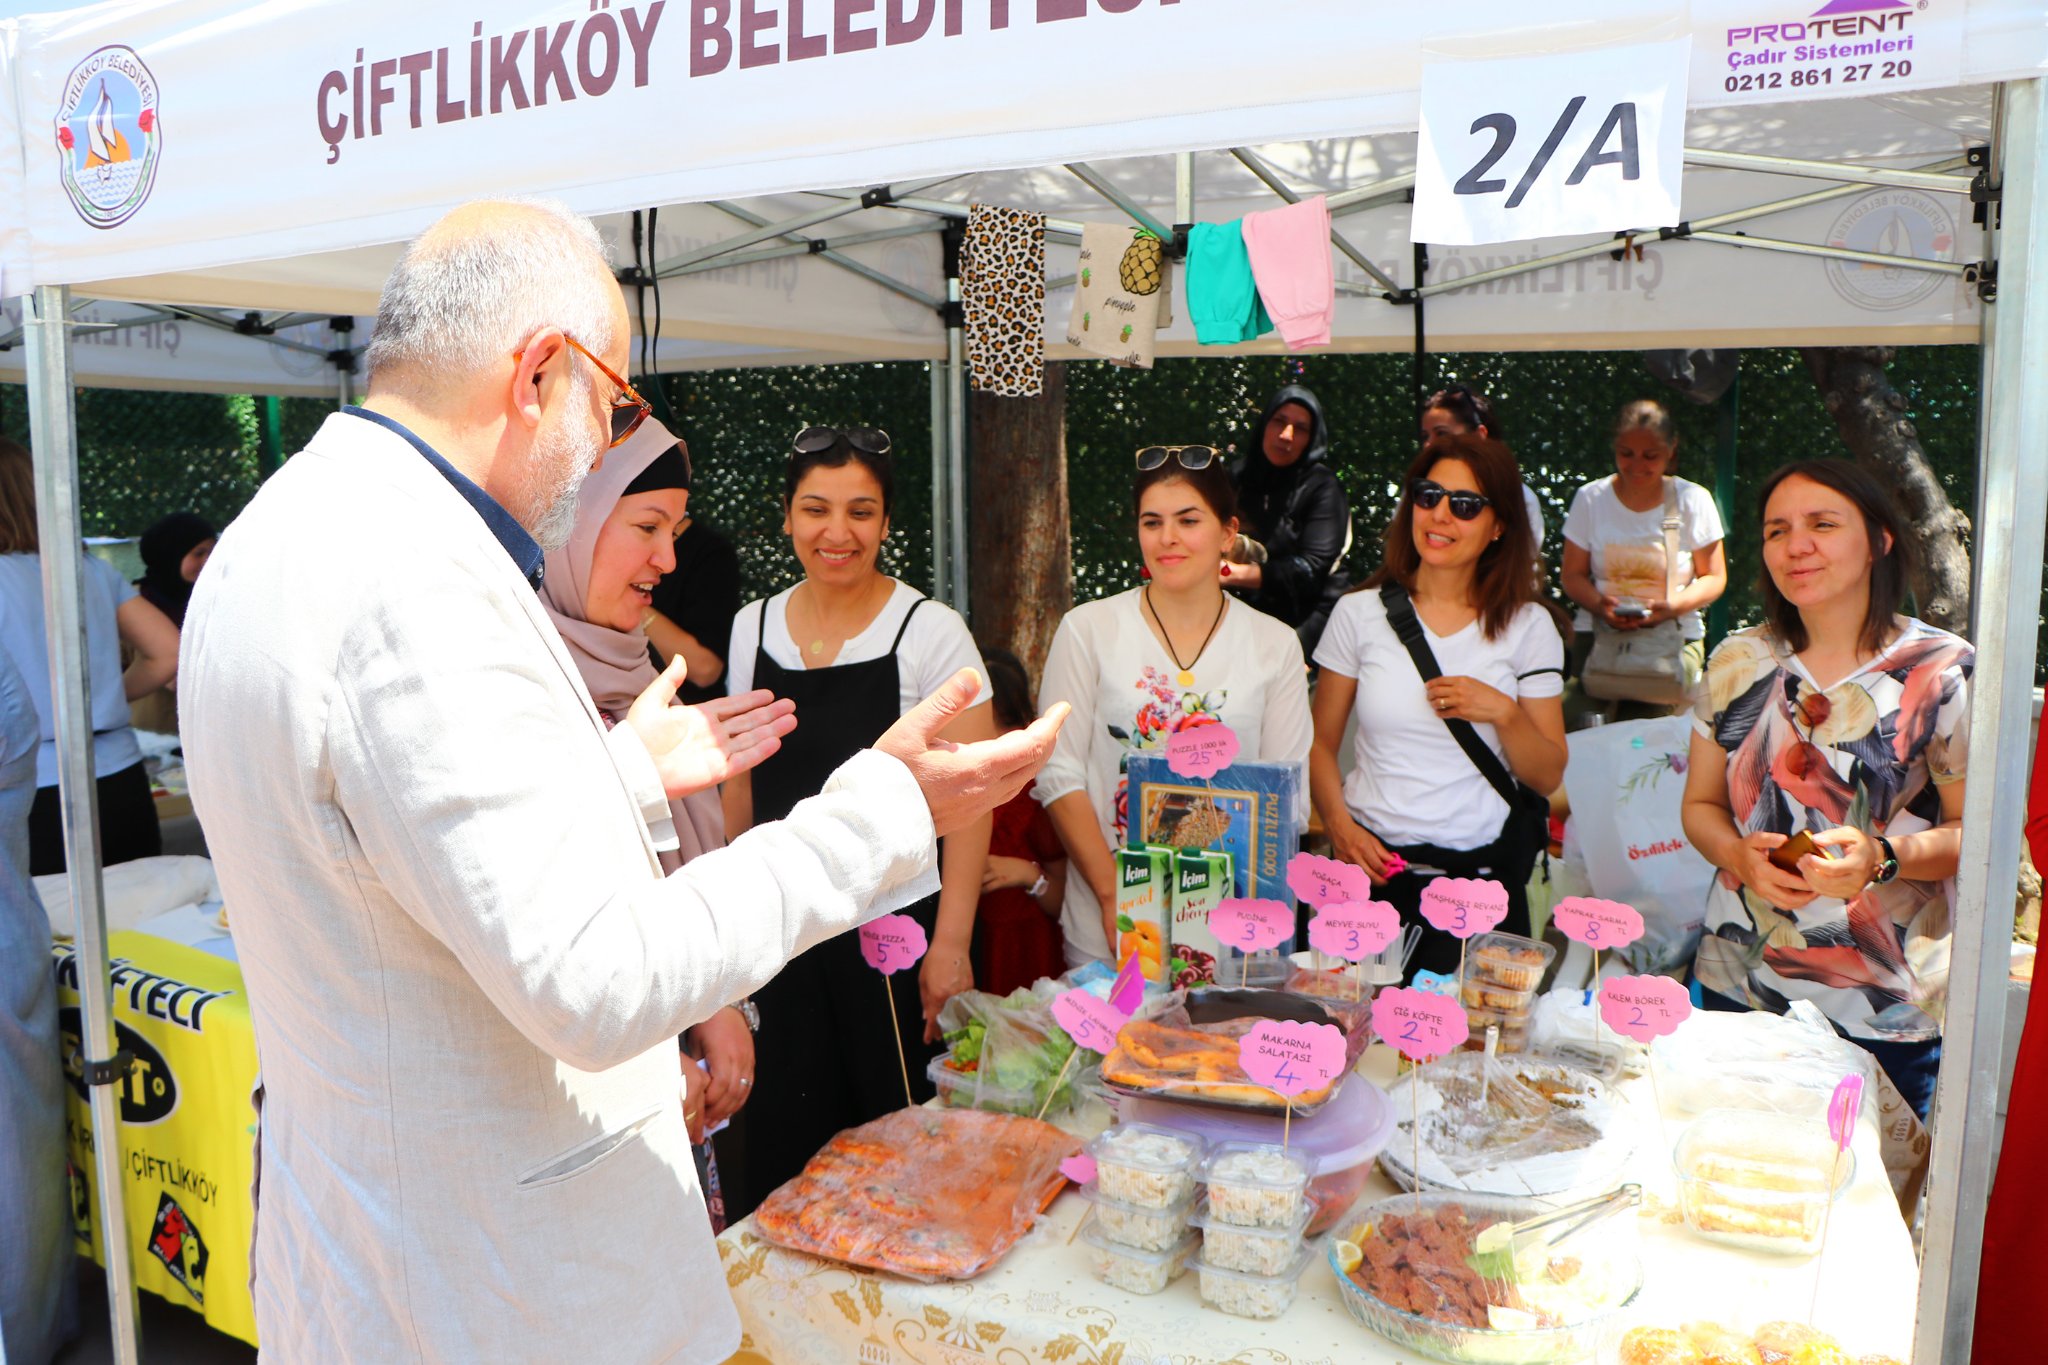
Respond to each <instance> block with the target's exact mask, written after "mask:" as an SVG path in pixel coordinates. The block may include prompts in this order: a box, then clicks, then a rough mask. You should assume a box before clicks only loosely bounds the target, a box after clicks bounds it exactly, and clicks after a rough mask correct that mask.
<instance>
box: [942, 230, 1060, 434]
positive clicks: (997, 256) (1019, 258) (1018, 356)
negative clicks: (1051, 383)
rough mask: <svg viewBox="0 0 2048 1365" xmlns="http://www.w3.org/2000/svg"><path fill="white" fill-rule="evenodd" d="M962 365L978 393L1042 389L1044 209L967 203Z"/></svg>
mask: <svg viewBox="0 0 2048 1365" xmlns="http://www.w3.org/2000/svg"><path fill="white" fill-rule="evenodd" d="M960 298H961V302H962V304H963V305H964V309H963V311H964V312H965V313H966V315H967V369H968V375H969V378H970V382H971V383H972V384H973V385H974V387H975V389H976V390H977V391H978V392H981V393H994V394H1000V395H1002V396H1003V397H1005V398H1036V397H1038V396H1039V395H1040V394H1041V393H1043V392H1044V391H1045V215H1044V214H1042V213H1027V212H1025V211H1024V210H1022V209H1006V208H1002V207H1000V206H998V205H995V204H974V205H971V206H970V207H969V208H968V210H967V236H966V238H965V239H964V241H963V243H962V246H961V252H960Z"/></svg>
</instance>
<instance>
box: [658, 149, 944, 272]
mask: <svg viewBox="0 0 2048 1365" xmlns="http://www.w3.org/2000/svg"><path fill="white" fill-rule="evenodd" d="M959 178H960V176H959V175H958V174H954V175H939V176H933V177H932V178H931V179H929V180H918V181H913V182H912V183H910V184H908V185H905V186H903V192H904V193H905V194H922V193H924V192H925V191H926V190H929V189H935V188H936V187H938V186H940V185H943V184H945V183H946V182H947V181H949V180H958V179H959ZM894 189H895V187H894V186H890V185H883V186H880V187H878V189H877V190H870V191H868V193H867V194H863V195H859V196H857V197H855V198H852V199H842V200H840V201H838V202H837V203H834V204H828V205H826V206H825V207H823V208H817V209H812V210H811V211H810V212H809V213H800V214H798V215H797V216H796V217H794V218H784V219H782V220H780V221H779V222H763V223H761V224H760V225H759V226H757V227H756V228H755V229H754V230H753V231H752V232H742V233H740V234H739V235H738V236H737V237H727V238H725V239H724V240H723V241H718V242H713V243H711V244H710V245H709V246H704V247H699V248H697V249H696V250H695V251H685V252H684V253H683V254H682V255H680V256H671V257H669V258H668V259H667V260H665V261H662V262H659V263H658V264H657V265H656V266H655V267H654V275H655V278H657V279H659V278H661V277H662V276H664V275H673V274H674V273H675V272H676V271H678V270H680V269H682V267H684V266H686V265H691V264H693V263H695V262H697V261H707V260H710V259H711V258H712V257H714V256H725V255H729V254H730V253H732V252H735V251H743V250H745V249H746V248H748V247H750V246H759V245H760V244H761V243H763V242H772V241H774V240H775V239H776V238H777V237H786V236H789V235H790V234H791V233H795V232H801V231H803V230H804V229H805V228H809V227H816V226H818V225H819V224H820V223H829V222H831V221H832V220H833V219H835V218H844V217H845V216H846V215H847V214H849V213H859V212H860V211H861V210H862V209H864V208H867V207H869V205H870V200H871V197H872V196H875V195H876V194H878V193H879V194H880V195H882V196H883V197H881V198H875V199H873V203H875V204H877V205H880V204H886V203H888V202H889V196H891V195H893V193H894ZM721 207H723V205H721Z"/></svg>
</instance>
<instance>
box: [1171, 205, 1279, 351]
mask: <svg viewBox="0 0 2048 1365" xmlns="http://www.w3.org/2000/svg"><path fill="white" fill-rule="evenodd" d="M1187 290H1188V316H1189V317H1191V318H1193V319H1194V322H1195V340H1197V341H1199V342H1201V343H1202V344H1203V345H1205V346H1228V345H1230V344H1232V343H1233V342H1239V341H1251V340H1253V339H1254V338H1257V337H1262V336H1264V335H1265V334H1266V333H1268V332H1270V331H1272V330H1273V319H1271V318H1269V317H1267V316H1266V305H1265V302H1264V301H1263V300H1262V299H1260V298H1259V286H1258V284H1257V282H1256V281H1254V280H1253V279H1252V258H1251V256H1250V254H1249V253H1248V252H1246V251H1245V247H1244V229H1243V223H1242V220H1238V221H1236V222H1230V223H1196V224H1195V225H1194V226H1193V227H1192V228H1190V229H1188V260H1187Z"/></svg>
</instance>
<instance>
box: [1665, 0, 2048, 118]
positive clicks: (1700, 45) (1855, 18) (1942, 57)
mask: <svg viewBox="0 0 2048 1365" xmlns="http://www.w3.org/2000/svg"><path fill="white" fill-rule="evenodd" d="M1968 8H1969V7H1968V0H1793V2H1792V3H1790V4H1787V3H1785V0H1694V3H1693V7H1692V9H1693V18H1694V23H1695V25H1696V28H1695V38H1694V41H1693V52H1692V62H1693V68H1692V70H1693V80H1692V92H1693V98H1694V99H1695V100H1697V101H1699V102H1700V103H1702V104H1714V103H1722V104H1766V103H1774V102H1777V101H1781V100H1808V99H1826V98H1829V97H1841V96H1854V95H1889V94H1893V93H1895V92H1897V91H1901V90H1924V89H1927V88H1930V87H1939V86H1950V85H1958V84H1960V83H1961V82H1962V80H1963V40H1964V37H1965V35H1966V34H1967V33H1968V32H1969V27H1970V26H1969V23H1968V22H1967V21H1968V18H1969V14H1968ZM2036 22H2037V24H2038V23H2039V22H2040V16H2039V15H2038V14H2037V15H2036Z"/></svg>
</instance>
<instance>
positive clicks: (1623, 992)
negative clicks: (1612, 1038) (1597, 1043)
mask: <svg viewBox="0 0 2048 1365" xmlns="http://www.w3.org/2000/svg"><path fill="white" fill-rule="evenodd" d="M1600 1017H1601V1018H1602V1019H1604V1020H1606V1021H1607V1027H1609V1028H1611V1029H1613V1030H1614V1031H1615V1032H1616V1033H1619V1034H1620V1035H1621V1036H1622V1037H1624V1038H1633V1039H1635V1041H1637V1042H1638V1043H1641V1044H1643V1046H1645V1047H1648V1046H1649V1045H1650V1043H1651V1042H1652V1041H1653V1040H1655V1039H1657V1038H1661V1037H1663V1036H1664V1035H1665V1034H1668V1033H1676V1032H1678V1026H1679V1025H1680V1024H1682V1023H1684V1022H1685V1021H1686V1020H1687V1019H1689V1018H1691V1017H1692V995H1691V993H1690V992H1689V991H1687V990H1686V988H1685V987H1683V986H1681V985H1679V984H1678V983H1677V982H1676V981H1673V980H1672V979H1671V978H1670V977H1668V976H1610V977H1608V978H1607V979H1606V980H1605V981H1603V982H1601V983H1600Z"/></svg>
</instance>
